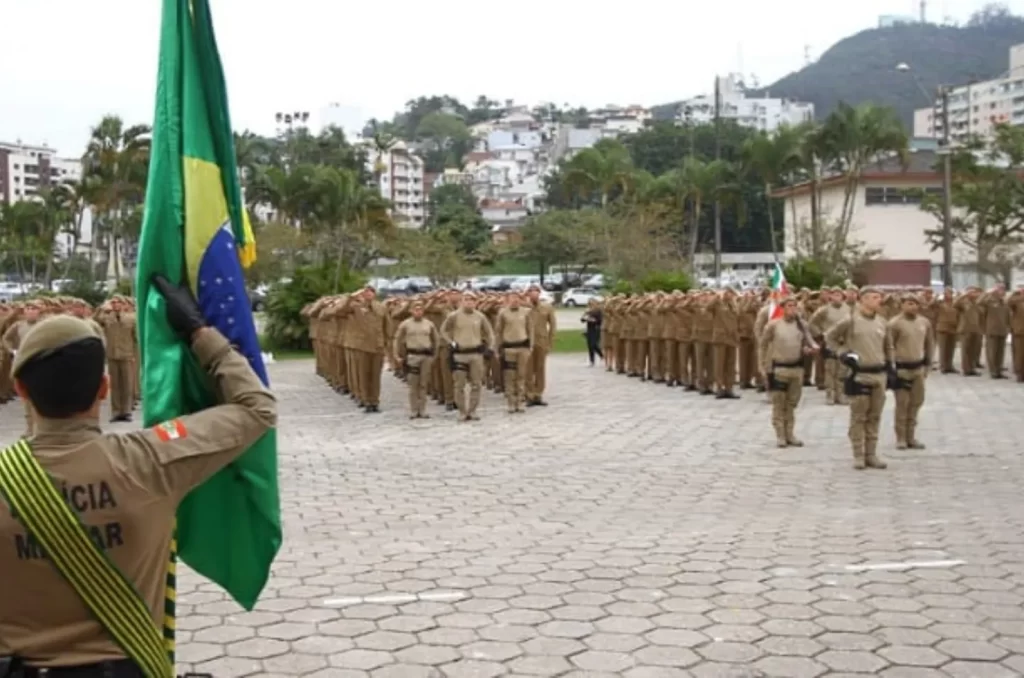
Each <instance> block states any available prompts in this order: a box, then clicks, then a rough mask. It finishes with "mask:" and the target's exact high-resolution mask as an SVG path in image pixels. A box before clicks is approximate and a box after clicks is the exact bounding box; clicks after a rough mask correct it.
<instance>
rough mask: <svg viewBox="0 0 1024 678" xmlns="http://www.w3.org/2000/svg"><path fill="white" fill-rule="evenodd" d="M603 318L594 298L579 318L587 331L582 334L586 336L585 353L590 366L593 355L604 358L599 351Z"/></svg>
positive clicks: (592, 362) (592, 361)
mask: <svg viewBox="0 0 1024 678" xmlns="http://www.w3.org/2000/svg"><path fill="white" fill-rule="evenodd" d="M602 320H604V317H603V314H602V312H601V308H600V306H598V304H597V301H596V300H594V299H591V300H590V303H589V304H587V312H586V313H584V314H583V317H582V318H580V322H581V323H586V324H587V331H586V332H584V333H583V336H585V337H586V338H587V354H588V355H589V356H590V366H591V367H593V366H594V356H597V357H599V358H601V359H602V360H604V354H603V353H601V321H602Z"/></svg>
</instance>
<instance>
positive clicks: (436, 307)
mask: <svg viewBox="0 0 1024 678" xmlns="http://www.w3.org/2000/svg"><path fill="white" fill-rule="evenodd" d="M459 298H460V297H459V293H458V292H451V293H448V292H445V291H443V290H442V291H439V292H434V293H432V294H431V295H430V296H428V298H427V304H426V306H424V315H425V316H426V318H427V320H429V321H430V322H432V323H434V327H436V328H437V329H438V331H439V332H440V330H441V325H442V324H444V321H445V319H446V318H447V317H448V315H449V314H450V313H451V312H452V311H454V310H455V309H456V303H457V300H458V299H459ZM450 363H451V347H449V346H448V343H447V342H442V344H441V351H440V352H439V353H438V359H437V360H435V361H434V374H433V378H432V379H431V391H432V393H431V395H433V397H434V400H435V401H437V403H438V404H440V405H444V406H445V410H447V411H448V412H452V411H454V410H455V387H454V384H453V381H452V379H453V375H452V371H451V369H449V367H448V365H449V364H450Z"/></svg>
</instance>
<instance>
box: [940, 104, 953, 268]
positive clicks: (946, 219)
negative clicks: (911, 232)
mask: <svg viewBox="0 0 1024 678" xmlns="http://www.w3.org/2000/svg"><path fill="white" fill-rule="evenodd" d="M939 100H940V101H941V102H942V149H941V152H942V284H943V285H944V286H945V287H949V288H952V287H953V157H952V149H951V148H950V145H949V139H950V137H949V88H948V87H939Z"/></svg>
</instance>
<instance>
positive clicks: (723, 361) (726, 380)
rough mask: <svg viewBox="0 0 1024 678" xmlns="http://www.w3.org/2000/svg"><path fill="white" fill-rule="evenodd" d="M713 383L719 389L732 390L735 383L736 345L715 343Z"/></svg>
mask: <svg viewBox="0 0 1024 678" xmlns="http://www.w3.org/2000/svg"><path fill="white" fill-rule="evenodd" d="M715 383H716V384H717V385H718V388H719V390H721V391H730V392H731V391H732V387H733V386H734V385H735V383H736V346H734V345H733V344H715Z"/></svg>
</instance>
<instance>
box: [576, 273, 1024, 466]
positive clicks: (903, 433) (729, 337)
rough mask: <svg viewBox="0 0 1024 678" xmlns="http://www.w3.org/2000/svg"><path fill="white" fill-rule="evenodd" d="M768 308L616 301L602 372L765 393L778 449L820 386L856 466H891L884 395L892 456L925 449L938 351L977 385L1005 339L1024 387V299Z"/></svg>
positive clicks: (763, 302) (998, 296) (969, 294)
mask: <svg viewBox="0 0 1024 678" xmlns="http://www.w3.org/2000/svg"><path fill="white" fill-rule="evenodd" d="M771 308H772V304H771V303H770V291H768V290H759V291H745V292H742V293H740V292H737V291H735V290H732V289H725V290H722V291H715V290H699V291H692V292H687V293H683V292H673V293H663V292H655V293H650V294H644V295H639V296H630V297H627V296H613V297H611V298H609V299H607V300H606V301H605V302H604V303H603V304H602V305H601V308H600V316H601V327H600V344H601V349H602V353H603V354H604V359H605V363H606V366H607V369H608V370H609V371H615V372H617V373H619V374H625V375H628V376H631V377H637V378H640V379H642V380H645V381H646V380H649V381H652V382H654V383H664V384H668V385H669V386H682V387H683V388H685V389H686V390H689V391H697V392H699V393H701V394H704V395H712V394H715V395H717V397H718V398H722V399H732V398H737V397H738V396H737V395H736V393H735V391H734V387H735V385H736V382H737V377H738V384H739V387H740V388H741V389H750V388H756V389H757V390H758V391H765V390H768V391H770V392H771V397H772V403H773V408H772V409H773V414H772V421H773V426H774V428H775V432H776V437H777V443H778V445H779V446H780V447H788V446H801V445H803V443H802V442H801V441H800V440H799V439H797V438H796V437H795V435H794V427H795V409H796V406H797V404H798V403H799V400H800V394H801V391H802V388H803V387H804V386H810V385H812V384H813V385H815V386H817V388H818V389H819V390H822V391H825V395H826V401H827V402H828V404H830V405H835V404H850V406H851V425H850V439H851V444H852V446H853V452H854V460H855V461H854V463H855V466H856V467H857V468H865V467H873V468H884V467H885V463H884V462H882V461H881V458H880V457H879V455H878V454H877V440H878V418H879V417H880V415H881V407H882V406H883V405H884V400H885V399H884V393H885V388H886V386H888V387H889V388H892V390H894V392H895V396H896V417H895V420H896V439H897V447H898V448H900V449H907V448H918V449H919V448H923V447H924V446H923V444H922V443H921V442H920V441H919V440H918V439H917V436H916V428H917V414H918V411H919V410H920V407H921V405H922V404H923V402H924V380H925V379H926V377H927V373H928V372H929V371H930V370H931V369H932V367H933V361H934V359H935V358H936V353H937V358H938V365H937V367H938V369H939V370H940V371H941V372H943V373H946V374H952V373H955V372H956V371H957V370H956V369H955V368H954V365H953V361H954V355H955V352H956V349H957V346H958V345H959V348H960V366H961V369H960V371H961V372H962V373H963V374H964V375H965V376H978V375H979V374H980V370H981V369H982V363H981V353H982V349H983V348H984V352H985V356H986V357H985V363H986V364H987V366H988V371H989V375H990V376H991V377H992V378H993V379H1003V378H1006V376H1005V374H1004V372H1005V368H1004V364H1005V359H1006V342H1007V336H1010V337H1011V342H1012V358H1011V366H1012V370H1013V374H1014V376H1015V378H1016V380H1017V381H1018V382H1024V291H1022V290H1016V291H1014V292H1013V293H1012V294H1007V292H1006V290H1005V288H1004V287H1002V286H997V287H995V288H993V289H991V290H989V291H982V290H981V289H980V288H977V287H971V288H968V289H967V290H966V291H964V292H963V293H962V294H959V295H957V294H954V293H953V291H952V290H945V291H944V293H943V294H942V295H941V296H940V297H936V296H935V295H934V293H933V292H932V291H931V290H930V289H921V290H910V291H900V292H886V291H884V290H881V289H877V288H865V289H856V288H853V287H848V288H845V289H842V288H826V289H822V290H817V291H811V290H798V291H796V293H795V294H793V295H791V296H788V297H786V298H785V299H784V300H779V308H780V310H779V313H780V315H781V316H782V317H779V318H777V319H775V320H772V319H771V318H770V317H769V312H770V309H771ZM591 313H593V311H588V314H591ZM587 317H588V316H587V315H585V316H584V319H585V320H586V319H587ZM851 321H852V325H851ZM865 328H870V329H871V330H872V331H875V332H876V334H877V336H872V335H869V334H865ZM865 360H868V361H875V362H873V363H871V364H867V363H865V362H861V361H865ZM851 366H852V367H854V368H856V374H854V373H853V372H854V370H853V369H851ZM876 369H877V371H875V370H876ZM851 377H852V378H851ZM879 379H881V382H879ZM878 383H881V384H882V387H881V388H880V389H875V388H874V386H876V385H877V384H878ZM865 389H867V390H865ZM876 410H877V411H876Z"/></svg>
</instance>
